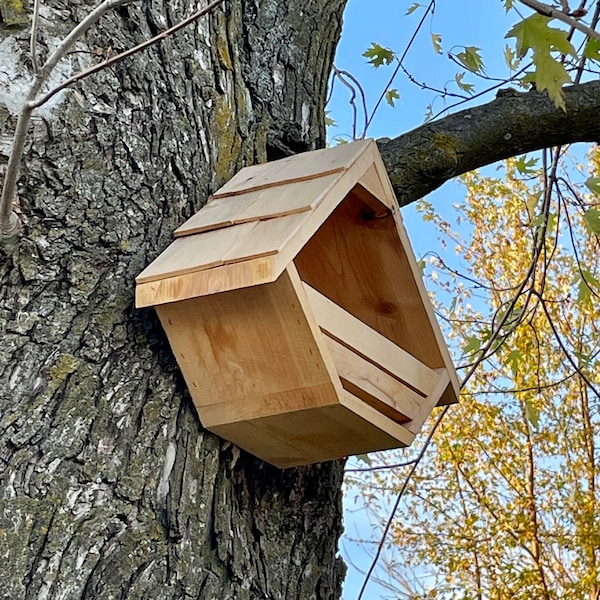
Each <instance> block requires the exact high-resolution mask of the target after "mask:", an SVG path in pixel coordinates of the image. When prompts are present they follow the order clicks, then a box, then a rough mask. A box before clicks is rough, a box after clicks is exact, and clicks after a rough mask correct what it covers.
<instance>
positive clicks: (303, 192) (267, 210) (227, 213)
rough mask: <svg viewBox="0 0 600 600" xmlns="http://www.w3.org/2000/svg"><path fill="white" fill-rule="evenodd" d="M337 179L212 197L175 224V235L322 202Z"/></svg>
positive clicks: (290, 212)
mask: <svg viewBox="0 0 600 600" xmlns="http://www.w3.org/2000/svg"><path fill="white" fill-rule="evenodd" d="M338 179H339V176H338V175H328V176H324V177H319V178H318V179H313V180H311V181H301V182H297V183H285V182H284V184H282V185H280V186H278V187H276V188H266V189H260V190H254V191H250V192H247V193H243V194H241V195H239V196H226V197H224V198H217V199H213V200H211V201H210V202H209V203H208V204H207V205H206V206H204V207H203V208H201V209H200V210H199V211H198V212H197V213H196V214H195V215H193V216H192V217H190V218H189V219H188V220H187V221H186V222H185V223H184V224H183V225H181V226H180V227H178V228H177V229H176V230H175V237H184V236H188V235H194V234H197V233H202V232H205V231H211V230H213V229H220V228H223V227H229V226H231V225H235V224H239V223H247V222H252V221H258V220H266V219H273V218H275V217H284V216H286V215H293V214H296V213H303V212H307V211H309V210H311V209H313V208H314V207H315V206H317V205H318V204H319V202H321V200H322V199H323V197H324V196H325V195H326V194H327V193H328V191H329V190H330V189H331V188H332V187H333V186H334V185H335V183H336V181H337V180H338Z"/></svg>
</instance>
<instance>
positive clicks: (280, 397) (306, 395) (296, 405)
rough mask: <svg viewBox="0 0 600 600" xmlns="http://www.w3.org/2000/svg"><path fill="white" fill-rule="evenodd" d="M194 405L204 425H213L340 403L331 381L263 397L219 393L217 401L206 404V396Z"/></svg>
mask: <svg viewBox="0 0 600 600" xmlns="http://www.w3.org/2000/svg"><path fill="white" fill-rule="evenodd" d="M195 404H196V408H197V409H198V414H199V415H200V418H201V420H202V424H203V425H204V426H205V427H208V428H210V427H215V426H217V425H223V424H225V423H237V422H239V421H252V420H254V419H260V418H262V417H269V416H273V415H281V414H287V413H293V412H297V411H301V410H308V409H311V408H317V407H323V406H331V405H334V404H338V399H337V393H336V390H335V389H334V386H333V385H332V384H331V383H323V384H319V385H313V386H310V387H303V388H296V389H291V390H283V391H278V392H274V393H271V394H267V395H264V396H258V395H252V396H249V397H245V398H235V399H232V398H230V397H229V396H220V397H219V398H218V402H215V403H214V404H206V402H205V399H202V401H201V402H198V403H195Z"/></svg>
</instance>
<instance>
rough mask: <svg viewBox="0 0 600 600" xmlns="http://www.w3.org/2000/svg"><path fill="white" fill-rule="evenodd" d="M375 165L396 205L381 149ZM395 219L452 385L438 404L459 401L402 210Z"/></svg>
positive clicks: (455, 377)
mask: <svg viewBox="0 0 600 600" xmlns="http://www.w3.org/2000/svg"><path fill="white" fill-rule="evenodd" d="M373 166H374V167H375V170H376V171H377V174H378V175H379V180H380V181H381V184H382V186H383V188H384V191H385V192H386V195H387V197H388V198H391V199H393V200H394V206H396V205H397V201H396V197H395V194H394V190H393V188H392V184H391V182H390V178H389V177H388V174H387V171H386V168H385V165H384V164H383V160H382V158H381V154H379V151H377V152H374V153H373ZM394 219H395V222H396V228H397V231H398V236H399V237H400V241H401V242H402V245H403V247H404V249H405V252H406V254H407V256H408V262H409V266H410V267H411V270H412V272H413V277H414V279H415V282H416V285H417V288H418V289H419V290H420V293H421V296H422V297H423V298H424V306H425V310H426V312H427V315H428V317H429V321H430V324H431V330H432V333H433V335H434V336H435V338H436V340H437V344H438V348H439V352H440V356H441V358H442V362H443V363H444V367H445V368H446V369H447V371H448V376H449V377H450V385H449V386H448V387H447V388H446V390H445V391H444V393H443V394H442V398H441V400H440V401H439V403H438V404H440V405H444V404H453V403H454V402H457V401H458V397H459V395H460V383H459V381H458V375H457V374H456V369H455V368H454V363H453V361H452V358H451V357H450V353H449V352H448V347H447V346H446V341H445V340H444V336H443V335H442V332H441V330H440V327H439V324H438V322H437V318H436V316H435V313H434V311H433V306H431V303H430V302H429V301H428V300H429V298H428V296H427V290H426V289H425V285H424V283H423V279H422V276H421V273H420V271H419V268H418V266H417V261H416V259H415V256H414V253H413V250H412V246H411V244H410V239H409V237H408V234H407V232H406V229H405V227H404V222H403V220H402V215H401V214H400V212H396V214H395V215H394Z"/></svg>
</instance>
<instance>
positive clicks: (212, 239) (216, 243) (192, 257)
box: [136, 223, 256, 283]
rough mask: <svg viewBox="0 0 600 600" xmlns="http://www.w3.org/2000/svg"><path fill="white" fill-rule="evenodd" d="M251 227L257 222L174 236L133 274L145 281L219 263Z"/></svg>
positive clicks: (139, 281) (141, 281)
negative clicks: (169, 243) (136, 273)
mask: <svg viewBox="0 0 600 600" xmlns="http://www.w3.org/2000/svg"><path fill="white" fill-rule="evenodd" d="M254 227H256V223H244V224H243V225H235V226H233V227H228V228H227V229H217V230H215V231H208V232H206V233H202V234H198V235H193V236H187V237H183V238H179V239H176V240H175V241H174V242H173V243H172V244H171V245H170V246H169V247H168V248H167V249H166V250H165V251H164V252H163V253H162V254H161V255H160V256H159V257H158V258H157V259H156V260H154V261H153V262H152V263H150V264H149V265H148V266H147V267H146V268H145V269H144V270H143V271H142V272H141V273H140V274H139V275H138V276H137V277H136V282H137V283H148V282H150V281H157V280H159V279H163V278H165V277H175V276H176V275H185V274H186V273H192V272H194V271H201V270H203V269H210V268H211V267H215V266H218V265H221V264H223V258H224V257H225V256H226V255H227V254H228V252H230V250H231V248H232V247H233V246H235V244H236V243H237V241H238V240H239V239H240V238H242V237H244V236H245V235H246V234H247V233H249V232H250V231H252V229H253V228H254Z"/></svg>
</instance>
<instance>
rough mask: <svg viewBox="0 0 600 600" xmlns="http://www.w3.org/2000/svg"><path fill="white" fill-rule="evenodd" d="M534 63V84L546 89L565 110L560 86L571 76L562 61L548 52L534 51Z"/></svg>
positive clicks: (568, 80) (555, 102) (557, 104)
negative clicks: (555, 58)
mask: <svg viewBox="0 0 600 600" xmlns="http://www.w3.org/2000/svg"><path fill="white" fill-rule="evenodd" d="M533 64H534V65H535V67H536V69H535V84H536V87H537V89H538V90H540V91H543V90H547V92H548V95H549V96H550V98H552V100H553V101H554V104H556V106H560V108H562V109H563V110H565V111H566V107H565V99H564V98H563V95H562V86H563V84H565V83H569V82H570V81H571V78H570V77H569V74H568V73H567V69H565V66H564V65H563V64H562V63H559V62H558V61H557V60H554V59H553V58H552V56H550V54H542V53H538V52H535V53H534V55H533Z"/></svg>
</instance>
